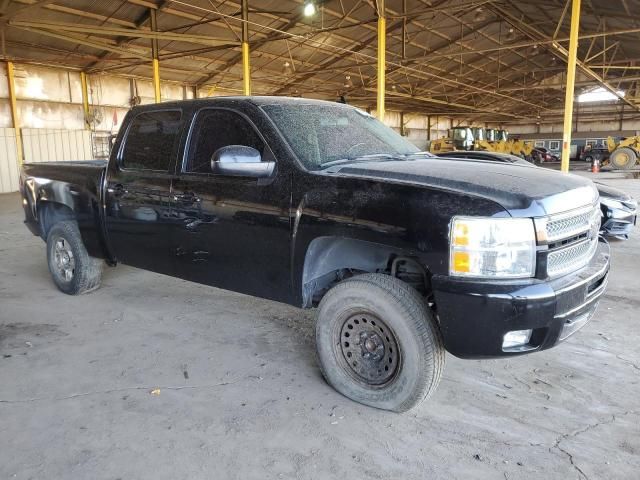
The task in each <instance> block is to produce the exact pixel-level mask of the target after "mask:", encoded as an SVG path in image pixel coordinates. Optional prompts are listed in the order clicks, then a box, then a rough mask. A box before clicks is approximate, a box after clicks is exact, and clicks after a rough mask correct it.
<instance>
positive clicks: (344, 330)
mask: <svg viewBox="0 0 640 480" xmlns="http://www.w3.org/2000/svg"><path fill="white" fill-rule="evenodd" d="M316 346H317V350H318V361H319V364H320V369H321V371H322V374H323V375H324V377H325V379H326V380H327V382H328V383H329V384H330V385H331V386H333V387H334V388H335V389H336V390H338V391H339V392H340V393H342V394H343V395H344V396H346V397H348V398H350V399H352V400H355V401H356V402H360V403H363V404H365V405H369V406H372V407H376V408H381V409H384V410H392V411H396V412H404V411H407V410H409V409H411V408H413V407H415V406H417V405H418V404H420V403H421V402H422V401H423V400H424V399H426V398H427V397H429V396H430V395H431V394H432V393H433V392H434V391H435V389H436V387H437V386H438V383H439V382H440V378H441V376H442V371H443V369H444V363H445V350H444V346H443V343H442V337H441V335H440V331H439V329H438V326H437V324H436V321H435V319H434V317H433V314H432V313H431V311H430V310H429V309H428V307H427V306H426V304H425V302H424V301H423V299H422V297H421V296H420V295H419V294H418V292H417V291H415V290H414V289H413V288H412V287H410V286H409V285H407V284H406V283H404V282H402V281H400V280H398V279H396V278H394V277H390V276H388V275H381V274H366V275H360V276H357V277H353V278H351V279H349V280H345V281H344V282H341V283H339V284H338V285H336V286H335V287H333V288H332V289H331V290H330V291H329V292H327V294H326V295H325V296H324V298H323V299H322V301H321V302H320V308H319V310H318V320H317V324H316Z"/></svg>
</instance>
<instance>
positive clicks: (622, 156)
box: [618, 152, 630, 165]
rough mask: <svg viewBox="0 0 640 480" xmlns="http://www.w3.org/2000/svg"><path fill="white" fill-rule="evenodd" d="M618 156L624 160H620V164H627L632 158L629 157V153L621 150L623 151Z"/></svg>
mask: <svg viewBox="0 0 640 480" xmlns="http://www.w3.org/2000/svg"><path fill="white" fill-rule="evenodd" d="M618 158H619V159H620V160H622V161H621V162H620V164H621V165H626V164H627V163H629V160H630V159H629V155H628V154H627V153H625V152H621V153H620V154H619V155H618Z"/></svg>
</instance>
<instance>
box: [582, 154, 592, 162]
mask: <svg viewBox="0 0 640 480" xmlns="http://www.w3.org/2000/svg"><path fill="white" fill-rule="evenodd" d="M584 161H585V162H588V163H591V162H593V157H592V156H591V155H587V156H586V157H584Z"/></svg>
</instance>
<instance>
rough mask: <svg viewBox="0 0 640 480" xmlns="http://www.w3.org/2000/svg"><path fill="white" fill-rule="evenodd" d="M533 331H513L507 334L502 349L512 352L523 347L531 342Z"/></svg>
mask: <svg viewBox="0 0 640 480" xmlns="http://www.w3.org/2000/svg"><path fill="white" fill-rule="evenodd" d="M532 333H533V330H532V329H529V330H512V331H510V332H507V333H505V335H504V338H503V340H502V349H503V350H511V349H514V348H518V347H523V346H525V345H527V344H528V343H529V340H531V334H532Z"/></svg>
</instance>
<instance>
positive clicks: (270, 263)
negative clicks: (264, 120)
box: [174, 108, 291, 301]
mask: <svg viewBox="0 0 640 480" xmlns="http://www.w3.org/2000/svg"><path fill="white" fill-rule="evenodd" d="M190 130H191V133H190V134H189V135H190V136H189V139H188V144H187V149H186V153H185V159H184V161H183V166H182V171H181V172H180V174H179V178H178V179H177V180H176V181H175V182H174V195H175V198H176V203H175V216H176V218H177V219H178V222H179V223H177V224H176V228H175V230H174V232H175V241H176V246H177V248H178V250H179V254H178V256H177V257H176V269H177V275H178V276H180V277H182V278H186V279H189V280H193V281H196V282H200V283H206V284H208V285H214V286H217V287H220V288H224V289H227V290H233V291H237V292H242V293H247V294H250V295H254V296H259V297H263V298H270V299H274V300H281V301H288V300H289V299H290V298H289V297H290V295H291V271H290V264H291V259H290V250H289V248H290V195H291V178H290V174H287V173H286V171H285V170H284V169H283V168H282V167H283V165H280V164H278V162H277V160H276V159H275V158H274V155H273V153H272V152H271V149H270V148H269V146H268V145H267V143H266V141H265V140H264V138H263V137H262V136H261V135H260V133H259V132H258V130H257V129H256V127H255V126H254V125H253V123H252V122H251V121H250V120H249V119H248V118H247V117H246V116H244V115H242V114H240V113H238V112H236V111H233V110H229V109H223V108H205V109H202V110H200V111H199V112H198V113H197V114H196V116H195V119H194V123H193V125H192V127H191V129H190ZM229 145H243V146H247V147H252V148H255V149H257V150H258V151H259V152H260V154H261V158H262V161H276V168H275V171H274V173H273V174H272V175H271V176H270V177H269V178H260V179H256V178H246V177H241V176H228V175H223V174H214V173H212V170H211V159H212V157H213V154H214V152H215V151H216V150H218V149H219V148H222V147H225V146H229Z"/></svg>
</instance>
